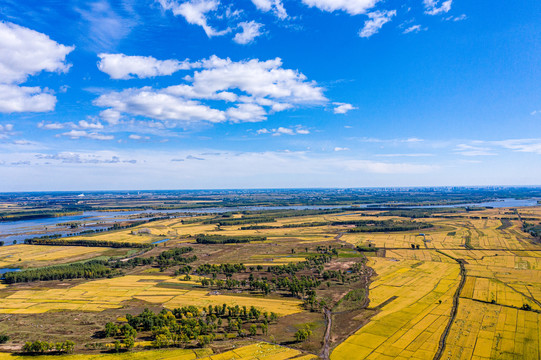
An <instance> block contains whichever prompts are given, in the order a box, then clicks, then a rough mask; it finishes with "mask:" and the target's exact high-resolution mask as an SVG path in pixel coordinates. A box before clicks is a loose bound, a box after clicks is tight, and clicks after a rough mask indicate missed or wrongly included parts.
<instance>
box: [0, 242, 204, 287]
mask: <svg viewBox="0 0 541 360" xmlns="http://www.w3.org/2000/svg"><path fill="white" fill-rule="evenodd" d="M191 251H193V248H191V247H181V248H176V249H171V250H166V251H164V252H162V253H161V254H160V255H158V256H156V257H153V256H151V257H148V258H141V257H135V258H132V259H129V260H128V261H120V260H116V261H112V260H110V261H107V260H91V261H87V262H84V263H74V264H64V265H54V266H47V267H43V268H38V269H28V270H22V271H14V272H8V273H5V274H4V281H5V282H6V283H8V284H13V283H20V282H31V281H47V280H67V279H98V278H104V277H113V276H120V275H122V272H121V271H120V269H122V268H128V267H131V268H134V267H136V266H145V265H158V266H159V267H160V268H162V269H163V268H167V267H169V266H175V265H183V264H187V263H191V262H194V261H196V260H197V256H195V255H193V256H190V257H182V255H184V254H187V253H189V252H191Z"/></svg>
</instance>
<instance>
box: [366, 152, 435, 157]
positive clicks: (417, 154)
mask: <svg viewBox="0 0 541 360" xmlns="http://www.w3.org/2000/svg"><path fill="white" fill-rule="evenodd" d="M375 156H379V157H427V156H434V154H427V153H413V154H376V155H375Z"/></svg>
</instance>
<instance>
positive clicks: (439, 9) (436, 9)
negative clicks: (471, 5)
mask: <svg viewBox="0 0 541 360" xmlns="http://www.w3.org/2000/svg"><path fill="white" fill-rule="evenodd" d="M452 3H453V0H446V1H443V2H442V3H441V5H440V0H423V4H424V5H425V14H428V15H439V14H443V13H447V12H449V10H451V4H452Z"/></svg>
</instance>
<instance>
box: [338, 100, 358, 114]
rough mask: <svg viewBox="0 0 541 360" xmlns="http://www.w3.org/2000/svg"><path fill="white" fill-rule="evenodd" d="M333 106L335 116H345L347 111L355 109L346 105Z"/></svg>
mask: <svg viewBox="0 0 541 360" xmlns="http://www.w3.org/2000/svg"><path fill="white" fill-rule="evenodd" d="M333 105H335V107H334V113H335V114H345V113H347V112H348V111H351V110H355V109H357V108H356V107H354V106H353V105H351V104H346V103H340V102H334V103H333Z"/></svg>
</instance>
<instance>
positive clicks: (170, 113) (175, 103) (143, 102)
mask: <svg viewBox="0 0 541 360" xmlns="http://www.w3.org/2000/svg"><path fill="white" fill-rule="evenodd" d="M95 104H96V105H97V106H102V107H111V108H112V109H113V111H116V112H118V113H129V114H131V115H138V116H144V117H148V118H152V119H157V120H179V121H182V122H185V123H193V122H200V121H208V122H223V121H225V120H226V116H225V113H224V112H223V111H221V110H216V109H212V108H210V107H208V106H206V105H203V104H201V103H199V102H197V101H193V100H187V99H184V98H180V97H176V96H173V95H170V94H168V93H167V89H165V90H164V91H159V90H158V91H157V90H154V89H152V88H150V87H144V88H141V89H127V90H124V91H121V92H112V93H108V94H104V95H102V96H100V97H99V98H98V99H97V100H96V101H95Z"/></svg>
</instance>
